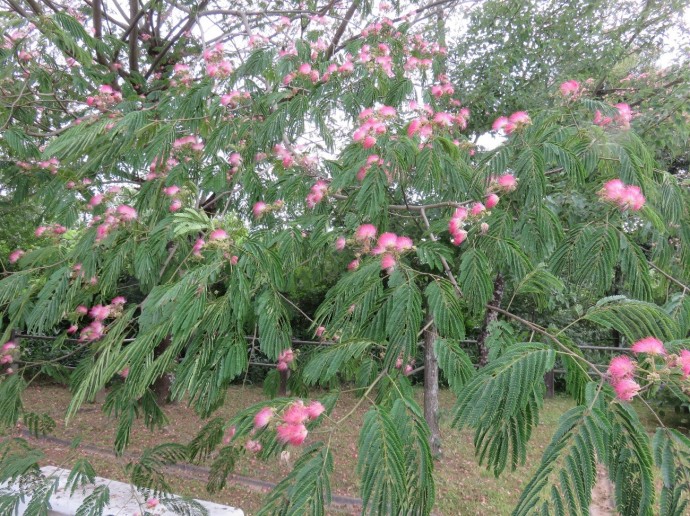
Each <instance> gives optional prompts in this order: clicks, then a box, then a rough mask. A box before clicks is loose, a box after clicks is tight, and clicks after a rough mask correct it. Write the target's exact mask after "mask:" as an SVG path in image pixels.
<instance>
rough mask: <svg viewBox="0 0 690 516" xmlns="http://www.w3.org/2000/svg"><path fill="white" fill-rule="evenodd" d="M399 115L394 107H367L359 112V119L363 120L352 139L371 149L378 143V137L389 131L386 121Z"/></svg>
mask: <svg viewBox="0 0 690 516" xmlns="http://www.w3.org/2000/svg"><path fill="white" fill-rule="evenodd" d="M396 115H397V112H396V111H395V108H394V107H391V106H379V107H378V108H376V109H374V108H367V109H365V110H364V111H362V112H361V113H360V114H359V119H360V120H363V122H362V125H360V126H359V127H358V128H357V129H356V130H355V132H354V133H353V135H352V139H353V140H354V141H356V142H358V143H361V144H362V147H364V148H365V149H370V148H372V147H373V146H374V145H376V137H377V136H380V135H382V134H385V133H386V132H387V131H388V128H387V127H386V121H388V120H390V119H391V118H394V117H395V116H396Z"/></svg>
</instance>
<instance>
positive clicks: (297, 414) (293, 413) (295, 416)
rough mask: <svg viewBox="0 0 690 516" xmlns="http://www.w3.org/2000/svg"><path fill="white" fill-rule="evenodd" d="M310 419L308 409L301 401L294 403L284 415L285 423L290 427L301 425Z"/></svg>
mask: <svg viewBox="0 0 690 516" xmlns="http://www.w3.org/2000/svg"><path fill="white" fill-rule="evenodd" d="M308 418H309V412H308V411H307V407H305V406H304V403H302V401H301V400H298V401H296V402H294V403H293V404H292V405H290V406H289V407H288V409H287V410H286V411H285V413H284V414H283V421H284V422H285V423H287V424H288V425H301V424H302V423H304V422H305V421H306V420H307V419H308Z"/></svg>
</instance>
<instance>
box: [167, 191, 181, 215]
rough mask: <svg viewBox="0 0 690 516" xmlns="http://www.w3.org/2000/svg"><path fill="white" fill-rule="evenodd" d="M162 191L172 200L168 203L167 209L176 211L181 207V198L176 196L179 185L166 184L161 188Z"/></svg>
mask: <svg viewBox="0 0 690 516" xmlns="http://www.w3.org/2000/svg"><path fill="white" fill-rule="evenodd" d="M163 193H164V194H165V195H167V196H168V197H172V201H171V203H170V206H169V207H168V209H169V210H170V211H171V212H173V213H174V212H176V211H177V210H179V209H180V208H182V200H181V199H180V198H179V197H178V196H177V194H178V193H180V187H179V186H177V185H170V186H166V187H164V188H163Z"/></svg>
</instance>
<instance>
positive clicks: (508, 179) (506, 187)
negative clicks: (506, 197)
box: [491, 174, 517, 192]
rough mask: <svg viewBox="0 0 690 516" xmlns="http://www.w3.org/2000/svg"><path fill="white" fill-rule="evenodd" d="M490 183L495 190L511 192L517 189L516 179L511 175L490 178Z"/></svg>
mask: <svg viewBox="0 0 690 516" xmlns="http://www.w3.org/2000/svg"><path fill="white" fill-rule="evenodd" d="M491 182H492V184H493V185H494V186H495V188H497V189H499V190H503V191H506V192H512V191H513V190H515V189H516V188H517V178H516V177H515V176H514V175H512V174H503V175H502V176H498V177H495V178H492V180H491Z"/></svg>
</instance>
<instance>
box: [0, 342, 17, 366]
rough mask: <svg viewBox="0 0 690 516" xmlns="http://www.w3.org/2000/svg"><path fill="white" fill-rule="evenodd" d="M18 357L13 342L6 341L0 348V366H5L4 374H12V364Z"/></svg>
mask: <svg viewBox="0 0 690 516" xmlns="http://www.w3.org/2000/svg"><path fill="white" fill-rule="evenodd" d="M18 355H19V347H18V346H17V344H16V343H15V342H14V341H11V340H8V341H7V342H5V343H4V344H3V345H2V348H0V365H5V366H7V367H6V368H5V374H12V373H14V369H12V363H13V362H14V361H15V360H16V358H17V356H18Z"/></svg>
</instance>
